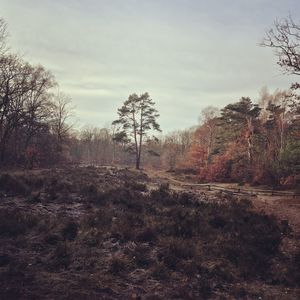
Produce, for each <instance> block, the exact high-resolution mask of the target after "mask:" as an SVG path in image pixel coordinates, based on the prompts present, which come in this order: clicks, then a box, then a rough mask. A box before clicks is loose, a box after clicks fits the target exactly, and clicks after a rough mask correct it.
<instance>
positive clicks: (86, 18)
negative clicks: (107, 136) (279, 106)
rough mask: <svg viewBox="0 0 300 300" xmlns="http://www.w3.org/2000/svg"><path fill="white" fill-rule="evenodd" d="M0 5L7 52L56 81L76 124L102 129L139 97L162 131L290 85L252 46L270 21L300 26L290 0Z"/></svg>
mask: <svg viewBox="0 0 300 300" xmlns="http://www.w3.org/2000/svg"><path fill="white" fill-rule="evenodd" d="M0 3H1V8H2V10H1V17H3V18H4V19H5V20H6V22H7V23H8V31H9V34H10V37H9V44H10V46H11V48H12V50H13V51H17V52H18V53H21V54H22V55H23V56H24V58H25V59H26V60H28V61H30V62H31V63H33V64H37V63H40V64H42V65H43V66H44V67H45V68H47V69H49V70H50V71H51V72H52V73H53V74H54V75H55V77H56V79H57V81H58V83H59V85H60V89H61V90H62V91H63V92H65V93H67V94H68V95H69V96H70V97H71V98H72V101H73V103H74V105H75V106H76V115H77V116H78V118H79V119H80V125H84V124H86V125H93V126H98V127H102V126H105V125H107V124H110V123H111V121H113V120H114V119H115V118H116V117H117V114H116V111H117V108H118V107H120V106H121V104H122V102H123V101H124V100H125V99H127V97H128V95H129V94H131V93H138V94H140V93H143V92H146V91H147V92H149V94H150V95H151V97H152V99H153V100H154V101H155V102H156V106H157V108H158V110H159V113H160V115H161V116H160V118H159V123H160V124H161V127H162V129H163V130H164V132H165V133H166V132H168V131H171V130H175V129H183V128H188V127H191V126H193V125H196V124H197V120H198V116H199V114H200V111H201V109H203V108H204V107H206V106H210V105H213V106H217V107H219V108H222V107H224V106H225V105H226V104H228V103H231V102H235V101H238V100H239V99H240V98H241V97H242V96H249V97H251V98H252V99H253V100H254V101H255V100H256V99H257V98H258V95H259V91H260V89H261V88H262V87H264V86H267V87H268V88H269V90H270V91H271V92H272V91H274V90H275V89H277V88H278V89H287V88H288V87H289V85H290V84H291V83H292V82H294V81H295V77H294V76H287V75H283V74H282V70H280V68H279V66H277V65H276V57H275V56H274V53H273V52H272V50H271V49H268V48H262V47H260V46H259V43H260V42H261V41H262V39H263V37H264V35H265V32H266V30H267V29H268V28H270V27H272V24H273V22H274V20H275V19H276V18H284V17H286V16H288V15H289V14H291V15H292V17H293V18H294V19H295V20H297V21H298V20H299V19H300V17H299V15H296V14H295V12H296V11H297V8H298V11H300V10H299V9H300V3H299V2H298V1H293V0H288V1H284V2H283V1H279V0H275V1H271V0H263V1H259V0H255V1H251V2H250V1H246V0H239V1H238V0H231V1H229V0H228V1H227V0H225V1H210V3H209V4H208V3H207V1H202V0H199V1H196V0H186V1H184V0H173V1H171V0H154V1H147V0H139V1H138V0H111V1H108V0H107V1H102V0H101V1H96V0H89V1H79V0H73V1H71V0H61V1H58V0H55V1H34V0H28V1H26V5H25V4H24V1H21V0H9V1H8V0H6V1H5V0H0Z"/></svg>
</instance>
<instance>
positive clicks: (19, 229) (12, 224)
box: [0, 209, 38, 236]
mask: <svg viewBox="0 0 300 300" xmlns="http://www.w3.org/2000/svg"><path fill="white" fill-rule="evenodd" d="M37 223H38V220H37V218H36V217H35V216H34V215H33V214H29V213H23V212H20V211H19V210H17V209H14V210H8V209H2V210H0V236H1V235H4V236H17V235H19V234H23V233H25V231H26V230H28V229H30V228H32V227H33V226H35V225H36V224H37Z"/></svg>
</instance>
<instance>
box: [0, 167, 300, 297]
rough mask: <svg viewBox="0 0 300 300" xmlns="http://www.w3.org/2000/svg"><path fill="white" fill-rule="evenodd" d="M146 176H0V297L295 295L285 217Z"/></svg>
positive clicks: (295, 262)
mask: <svg viewBox="0 0 300 300" xmlns="http://www.w3.org/2000/svg"><path fill="white" fill-rule="evenodd" d="M147 181H148V178H147V176H146V175H144V174H143V173H139V172H133V171H128V170H117V169H109V170H108V169H97V168H77V169H70V170H56V171H51V172H50V171H40V172H36V173H34V172H31V173H29V174H24V173H20V174H14V175H8V174H2V175H1V176H0V189H1V191H0V193H1V194H0V195H1V205H0V242H1V248H0V290H1V294H0V297H1V299H259V297H261V298H262V299H268V298H270V297H273V298H274V299H297V293H299V283H300V276H299V270H300V265H299V263H300V251H299V250H298V252H297V251H296V252H294V253H292V254H291V253H286V252H284V251H281V245H282V240H283V239H288V238H289V237H288V235H289V234H290V230H289V227H288V226H287V225H286V224H285V223H279V222H278V221H277V220H276V219H275V218H273V217H270V216H266V215H264V214H261V213H256V212H254V211H253V210H252V208H251V203H250V202H249V201H247V200H239V199H231V198H229V197H226V196H221V195H220V196H219V197H218V198H217V199H214V200H211V201H207V199H204V197H201V196H197V195H195V194H192V193H185V192H180V193H175V192H172V191H170V190H169V188H168V186H167V185H161V186H160V187H159V188H157V189H154V190H152V191H148V190H147V185H146V183H147ZM205 198H206V197H205Z"/></svg>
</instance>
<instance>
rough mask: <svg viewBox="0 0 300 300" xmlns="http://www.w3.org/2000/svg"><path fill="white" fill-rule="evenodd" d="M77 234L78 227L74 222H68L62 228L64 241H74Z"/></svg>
mask: <svg viewBox="0 0 300 300" xmlns="http://www.w3.org/2000/svg"><path fill="white" fill-rule="evenodd" d="M77 232H78V225H77V223H75V222H74V221H69V222H67V224H65V226H64V227H63V229H62V231H61V233H62V236H63V238H64V239H65V240H70V241H72V240H74V239H75V238H76V236H77Z"/></svg>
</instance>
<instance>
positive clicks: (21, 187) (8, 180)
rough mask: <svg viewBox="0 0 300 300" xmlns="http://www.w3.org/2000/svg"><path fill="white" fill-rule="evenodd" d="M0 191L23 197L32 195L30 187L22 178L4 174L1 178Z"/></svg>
mask: <svg viewBox="0 0 300 300" xmlns="http://www.w3.org/2000/svg"><path fill="white" fill-rule="evenodd" d="M0 190H2V191H4V192H6V193H12V194H16V195H22V196H26V195H28V194H29V193H30V190H29V187H28V186H27V185H26V184H25V183H24V182H23V181H21V179H20V178H17V177H15V176H12V175H10V174H2V175H1V176H0Z"/></svg>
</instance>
